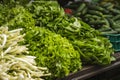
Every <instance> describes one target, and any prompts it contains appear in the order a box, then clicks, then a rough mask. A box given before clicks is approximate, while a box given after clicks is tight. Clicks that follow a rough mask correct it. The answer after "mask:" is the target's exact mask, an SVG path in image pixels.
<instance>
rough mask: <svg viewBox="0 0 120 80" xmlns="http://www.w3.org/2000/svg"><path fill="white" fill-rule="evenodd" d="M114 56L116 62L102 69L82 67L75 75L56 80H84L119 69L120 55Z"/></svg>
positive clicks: (91, 66) (101, 67)
mask: <svg viewBox="0 0 120 80" xmlns="http://www.w3.org/2000/svg"><path fill="white" fill-rule="evenodd" d="M114 56H115V58H116V61H115V62H112V64H110V65H108V66H104V67H103V66H95V65H94V66H93V65H88V66H84V67H83V69H82V70H80V71H78V72H76V73H71V74H69V75H68V76H66V77H64V78H63V79H57V80H85V79H88V78H90V77H93V76H95V75H97V74H100V73H102V72H105V71H108V70H111V69H114V68H117V67H120V53H115V54H114Z"/></svg>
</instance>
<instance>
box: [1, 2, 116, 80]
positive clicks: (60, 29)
mask: <svg viewBox="0 0 120 80" xmlns="http://www.w3.org/2000/svg"><path fill="white" fill-rule="evenodd" d="M1 5H2V4H1ZM9 6H10V5H7V6H4V8H5V9H6V10H3V13H1V14H0V15H2V17H1V18H0V19H1V20H3V22H0V25H4V26H8V27H9V28H10V30H12V29H17V28H23V31H22V32H24V33H26V35H25V41H24V42H23V43H20V44H25V45H28V46H27V47H28V49H29V52H30V55H32V56H36V62H37V65H39V66H43V67H48V69H49V71H50V72H51V74H52V75H51V77H50V78H48V79H54V78H55V77H60V78H61V77H64V76H67V75H68V74H70V73H73V72H76V71H77V70H79V69H81V64H82V63H83V64H98V65H107V64H110V63H111V61H112V60H114V58H113V57H112V56H111V55H112V53H113V52H114V50H113V49H112V45H111V43H110V42H109V40H107V39H106V38H103V37H101V33H100V32H98V31H96V30H95V29H93V28H91V27H90V26H89V25H87V24H86V23H84V22H82V21H81V20H80V19H77V18H76V17H70V16H68V15H65V13H64V10H63V9H62V8H60V6H59V5H58V3H57V2H56V1H35V2H31V3H29V5H27V6H22V5H18V4H17V5H15V6H14V7H12V6H11V7H9ZM2 8H3V6H0V9H1V10H2ZM4 8H3V9H4ZM4 13H5V14H4ZM81 61H82V62H81Z"/></svg>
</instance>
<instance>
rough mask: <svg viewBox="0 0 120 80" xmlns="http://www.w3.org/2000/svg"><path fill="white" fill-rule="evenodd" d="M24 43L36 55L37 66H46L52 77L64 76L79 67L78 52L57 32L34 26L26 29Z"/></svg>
mask: <svg viewBox="0 0 120 80" xmlns="http://www.w3.org/2000/svg"><path fill="white" fill-rule="evenodd" d="M25 39H26V41H25V42H26V44H30V46H29V50H30V54H31V55H33V56H36V57H37V58H36V61H37V64H38V65H39V66H43V67H45V66H46V67H48V69H49V71H50V72H51V73H52V76H51V77H52V78H53V77H64V76H66V75H68V74H69V73H72V72H76V71H77V70H79V69H81V61H80V54H79V53H78V51H76V50H75V49H74V48H73V46H72V44H71V43H70V42H69V41H68V40H67V39H66V38H65V37H62V36H60V35H59V34H55V33H53V32H51V31H49V30H47V29H45V28H41V27H34V28H32V30H29V31H27V33H26V36H25Z"/></svg>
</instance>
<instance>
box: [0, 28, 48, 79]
mask: <svg viewBox="0 0 120 80" xmlns="http://www.w3.org/2000/svg"><path fill="white" fill-rule="evenodd" d="M20 30H21V29H15V30H11V31H8V27H0V80H42V78H40V77H43V76H47V75H50V74H45V71H47V68H45V67H37V66H36V62H35V60H34V59H35V56H29V55H28V51H27V50H28V49H27V48H26V46H25V45H19V42H21V41H23V40H24V39H23V37H24V35H20ZM25 54H26V55H25Z"/></svg>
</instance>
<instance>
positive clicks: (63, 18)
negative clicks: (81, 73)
mask: <svg viewBox="0 0 120 80" xmlns="http://www.w3.org/2000/svg"><path fill="white" fill-rule="evenodd" d="M56 5H57V3H56V4H55V3H53V2H44V1H43V2H39V3H36V2H33V4H32V6H30V9H32V10H30V11H33V14H34V15H35V16H36V17H35V18H34V19H35V20H36V21H37V23H40V24H36V25H37V26H40V27H45V28H47V29H49V30H51V31H53V32H55V33H57V34H60V35H62V36H63V37H66V38H67V39H68V40H69V41H70V42H71V43H72V44H73V46H74V48H75V49H76V50H77V51H79V53H80V55H81V59H82V61H83V63H90V64H100V65H107V64H110V63H111V61H112V60H114V58H113V57H111V54H113V49H112V45H111V43H110V42H109V40H107V39H106V38H103V37H101V34H100V32H98V31H96V30H95V29H93V28H91V27H90V26H89V25H87V24H86V23H84V22H82V21H81V20H79V19H77V18H75V17H69V16H67V15H65V14H64V12H63V9H61V8H60V7H55V6H56ZM57 6H58V5H57ZM38 15H40V16H38Z"/></svg>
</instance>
